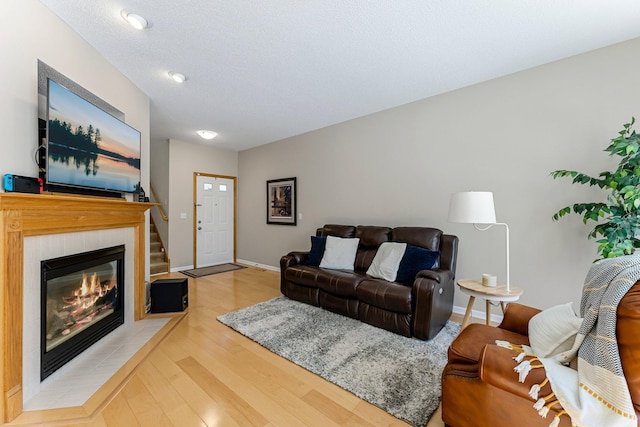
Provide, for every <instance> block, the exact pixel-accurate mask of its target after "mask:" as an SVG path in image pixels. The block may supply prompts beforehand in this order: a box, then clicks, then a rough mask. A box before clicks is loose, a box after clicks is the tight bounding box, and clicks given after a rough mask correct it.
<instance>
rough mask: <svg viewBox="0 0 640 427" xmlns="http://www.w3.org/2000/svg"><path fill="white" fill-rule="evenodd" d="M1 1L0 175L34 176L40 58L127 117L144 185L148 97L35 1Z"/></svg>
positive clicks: (147, 172)
mask: <svg viewBox="0 0 640 427" xmlns="http://www.w3.org/2000/svg"><path fill="white" fill-rule="evenodd" d="M2 6H3V12H4V13H1V14H0V52H2V60H1V61H0V76H2V78H1V79H0V100H2V101H1V102H0V129H2V138H0V152H1V153H2V155H1V156H0V176H2V175H4V174H6V173H14V174H17V175H26V176H38V168H37V166H36V164H35V162H34V153H35V150H36V148H37V147H38V132H37V131H38V121H37V119H38V75H37V61H38V59H40V60H42V61H43V62H45V63H46V64H48V65H49V66H51V67H53V68H54V69H56V70H57V71H59V72H60V73H62V74H63V75H65V76H66V77H68V78H69V79H71V80H73V81H74V82H75V83H77V84H78V85H80V86H82V87H83V88H85V89H87V90H88V91H90V92H91V93H93V94H94V95H96V96H97V97H99V98H101V99H103V100H104V101H106V102H107V103H109V104H111V105H112V106H114V107H115V108H117V109H118V110H120V111H122V112H123V113H124V114H125V116H126V122H127V123H128V124H129V125H131V126H133V127H134V128H136V129H138V130H139V131H140V132H141V134H142V153H141V171H142V186H143V187H145V188H148V186H149V98H148V97H147V96H146V95H145V94H144V93H143V92H142V91H141V90H140V89H138V88H137V87H136V86H134V85H133V84H132V83H131V81H129V79H127V78H126V77H125V76H124V75H122V74H121V73H120V72H119V71H118V70H116V69H115V68H114V67H113V66H112V65H111V64H109V63H108V62H107V61H106V60H105V59H104V58H103V57H102V56H100V55H99V54H98V52H97V51H96V50H95V49H93V47H91V46H90V45H89V44H88V43H86V42H85V41H84V40H83V39H82V38H80V37H79V36H78V35H77V34H76V33H75V32H74V31H73V30H71V29H70V28H69V27H68V26H67V25H66V24H65V23H64V22H62V21H61V20H60V19H59V18H58V17H57V16H55V15H54V14H53V13H51V11H49V9H47V8H46V7H45V6H44V5H42V4H41V3H40V2H38V1H37V0H5V1H4V2H3V4H2ZM147 253H148V248H147ZM147 264H148V263H147ZM147 276H148V270H147Z"/></svg>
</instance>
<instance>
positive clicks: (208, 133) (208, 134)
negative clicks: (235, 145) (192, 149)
mask: <svg viewBox="0 0 640 427" xmlns="http://www.w3.org/2000/svg"><path fill="white" fill-rule="evenodd" d="M198 135H200V137H201V138H204V139H213V138H215V137H216V136H218V134H217V133H216V132H214V131H212V130H199V131H198Z"/></svg>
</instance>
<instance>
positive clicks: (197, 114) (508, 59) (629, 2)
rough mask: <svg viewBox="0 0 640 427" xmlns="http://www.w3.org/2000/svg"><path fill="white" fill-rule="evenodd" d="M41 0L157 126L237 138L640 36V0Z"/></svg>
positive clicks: (369, 109)
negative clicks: (114, 73) (128, 84)
mask: <svg viewBox="0 0 640 427" xmlns="http://www.w3.org/2000/svg"><path fill="white" fill-rule="evenodd" d="M41 2H42V3H43V4H45V5H46V6H47V7H49V8H50V9H51V10H52V11H53V12H54V13H55V14H57V15H58V16H59V17H60V18H61V19H62V20H63V21H65V22H66V23H67V24H68V25H70V26H71V27H72V28H73V29H74V30H75V31H77V32H78V33H79V34H80V36H81V37H83V38H84V39H85V40H86V41H87V42H89V44H91V45H92V46H93V47H94V48H95V49H97V50H98V51H99V52H100V53H101V54H102V55H103V56H104V57H105V58H106V59H107V60H108V61H109V62H110V63H111V64H113V65H114V66H115V67H116V68H117V69H119V70H120V71H121V72H122V73H123V74H124V75H125V76H127V77H128V78H129V79H130V80H131V81H132V82H133V83H134V84H135V85H136V86H138V87H139V88H140V89H141V90H142V91H143V92H144V93H146V94H147V95H148V96H149V98H150V99H151V138H152V140H155V139H167V138H175V139H179V140H182V141H186V142H195V143H206V144H211V145H213V146H217V147H222V148H227V149H232V150H238V151H240V150H244V149H247V148H251V147H254V146H258V145H261V144H266V143H269V142H272V141H276V140H279V139H282V138H286V137H289V136H293V135H298V134H301V133H304V132H308V131H311V130H314V129H318V128H321V127H324V126H328V125H331V124H335V123H339V122H343V121H346V120H349V119H352V118H355V117H360V116H363V115H366V114H370V113H374V112H377V111H381V110H385V109H388V108H391V107H395V106H398V105H402V104H406V103H408V102H411V101H415V100H418V99H422V98H426V97H429V96H433V95H436V94H439V93H443V92H447V91H451V90H454V89H458V88H461V87H464V86H468V85H471V84H474V83H478V82H482V81H486V80H489V79H492V78H495V77H499V76H503V75H506V74H510V73H513V72H516V71H519V70H523V69H527V68H531V67H534V66H537V65H541V64H544V63H548V62H551V61H555V60H558V59H562V58H565V57H568V56H572V55H576V54H579V53H582V52H586V51H589V50H593V49H597V48H600V47H604V46H607V45H610V44H614V43H617V42H621V41H624V40H628V39H632V38H635V37H640V25H639V24H638V23H639V22H640V1H638V0H608V1H602V0H517V1H514V0H484V1H480V0H475V1H474V0H251V1H250V0H190V1H182V2H179V1H175V0H93V1H87V0H41ZM122 9H126V10H128V11H131V12H135V13H139V14H141V15H143V16H145V17H146V18H147V19H149V20H150V21H151V22H152V27H151V28H149V29H146V30H144V31H137V30H134V29H133V28H131V27H129V26H128V24H127V23H126V22H125V21H124V20H123V19H122V17H121V16H120V11H121V10H122ZM170 70H173V71H177V72H180V73H183V74H186V75H187V76H188V77H189V80H188V81H187V82H186V83H185V84H183V85H178V84H176V83H174V82H173V81H171V80H170V79H169V77H168V76H167V72H168V71H170ZM198 129H211V130H214V131H216V132H218V133H219V136H218V137H217V138H216V139H214V140H212V141H210V142H204V140H202V139H201V138H200V137H198V136H197V135H196V134H195V131H196V130H198Z"/></svg>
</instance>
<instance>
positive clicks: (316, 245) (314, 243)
mask: <svg viewBox="0 0 640 427" xmlns="http://www.w3.org/2000/svg"><path fill="white" fill-rule="evenodd" d="M326 244H327V238H326V237H324V236H322V237H319V236H311V250H310V251H309V256H308V257H307V265H315V266H316V267H317V266H319V265H320V261H322V256H323V255H324V248H325V246H326Z"/></svg>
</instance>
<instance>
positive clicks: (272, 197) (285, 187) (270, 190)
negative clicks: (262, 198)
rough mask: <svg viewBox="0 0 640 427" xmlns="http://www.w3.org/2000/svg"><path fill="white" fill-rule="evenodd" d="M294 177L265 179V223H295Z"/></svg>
mask: <svg viewBox="0 0 640 427" xmlns="http://www.w3.org/2000/svg"><path fill="white" fill-rule="evenodd" d="M296 217H297V213H296V178H295V177H293V178H282V179H272V180H270V181H267V224H280V225H296Z"/></svg>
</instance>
